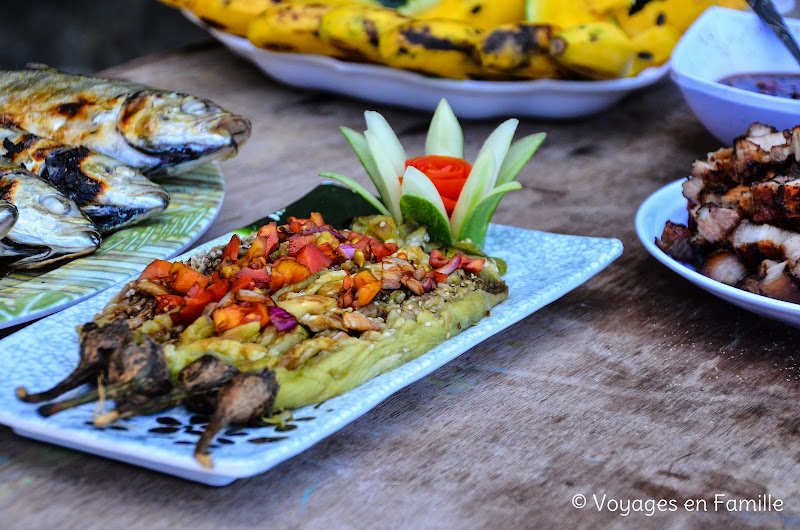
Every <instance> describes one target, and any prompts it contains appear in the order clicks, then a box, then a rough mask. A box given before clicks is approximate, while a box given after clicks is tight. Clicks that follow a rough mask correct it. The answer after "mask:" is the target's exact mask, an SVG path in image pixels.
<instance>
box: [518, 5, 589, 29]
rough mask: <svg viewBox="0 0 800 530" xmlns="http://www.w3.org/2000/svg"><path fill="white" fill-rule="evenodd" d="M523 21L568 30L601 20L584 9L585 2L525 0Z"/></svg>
mask: <svg viewBox="0 0 800 530" xmlns="http://www.w3.org/2000/svg"><path fill="white" fill-rule="evenodd" d="M525 20H527V21H528V22H531V23H534V24H548V25H550V26H555V27H557V28H570V27H573V26H578V25H580V24H586V23H588V22H598V21H599V20H601V19H600V18H599V17H598V16H597V15H596V14H595V13H594V12H593V11H590V10H589V9H587V8H586V0H527V1H526V3H525Z"/></svg>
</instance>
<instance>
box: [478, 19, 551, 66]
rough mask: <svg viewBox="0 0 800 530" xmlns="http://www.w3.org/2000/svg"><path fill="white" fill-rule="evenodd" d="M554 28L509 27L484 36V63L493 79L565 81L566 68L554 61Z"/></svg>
mask: <svg viewBox="0 0 800 530" xmlns="http://www.w3.org/2000/svg"><path fill="white" fill-rule="evenodd" d="M552 34H553V27H552V26H549V25H546V24H527V23H522V24H508V25H505V26H499V27H497V28H495V29H493V30H491V31H487V32H486V33H484V34H483V35H481V37H480V40H479V41H478V54H479V57H480V63H481V66H482V67H483V71H484V73H485V74H486V77H488V78H493V79H503V78H505V79H509V78H510V79H542V78H553V77H561V74H562V73H563V72H562V68H561V67H560V66H559V65H558V63H557V62H556V61H555V60H553V58H552V57H550V54H549V49H550V38H551V36H552Z"/></svg>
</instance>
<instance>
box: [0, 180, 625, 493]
mask: <svg viewBox="0 0 800 530" xmlns="http://www.w3.org/2000/svg"><path fill="white" fill-rule="evenodd" d="M370 209H371V206H369V205H368V203H366V202H365V201H364V200H363V199H361V198H360V197H359V196H358V195H357V194H355V193H353V192H351V191H350V190H348V189H344V188H341V187H338V186H333V185H321V186H319V187H317V188H315V189H314V190H313V191H312V192H311V193H309V195H307V196H306V197H303V198H302V199H300V200H299V201H298V202H297V203H295V204H293V205H291V206H289V207H287V208H286V209H285V210H282V211H281V212H277V213H276V214H272V215H270V216H267V217H266V218H264V219H263V220H262V221H261V222H260V223H263V222H268V221H270V220H278V221H279V222H280V221H282V220H284V219H285V218H286V217H287V216H289V215H294V216H297V217H307V216H308V214H309V213H310V211H320V212H321V213H322V214H323V216H324V217H325V219H326V221H328V222H330V223H331V224H333V225H334V226H337V225H339V226H341V223H343V222H344V220H345V216H346V215H350V216H352V215H359V214H366V213H370ZM345 212H346V213H345ZM257 225H259V223H254V225H253V226H257ZM237 232H239V231H237ZM229 239H230V235H226V236H222V237H220V238H218V239H215V240H213V241H210V242H208V243H207V244H205V245H202V246H200V247H198V248H197V249H195V250H192V251H190V252H188V253H186V254H184V255H183V257H182V258H181V259H185V257H188V256H191V255H193V254H195V253H196V252H198V251H206V250H209V249H210V248H212V247H214V246H218V245H224V244H225V243H227V241H228V240H229ZM484 250H485V251H486V252H487V253H488V254H490V255H493V256H497V257H499V258H502V259H503V260H505V261H506V263H507V265H508V271H507V273H506V275H505V277H504V279H505V280H506V282H507V283H508V286H509V298H508V299H507V300H506V301H504V302H503V303H501V304H500V305H498V306H496V307H495V308H494V309H492V311H491V314H490V316H488V317H486V318H484V319H483V320H481V321H480V322H479V323H478V324H477V325H475V326H472V327H470V328H469V329H467V330H465V331H464V332H462V333H461V334H459V335H457V336H455V337H453V338H451V339H449V340H448V341H446V342H444V343H443V344H441V345H439V346H438V347H436V348H434V349H432V350H430V351H429V352H428V353H426V354H424V355H422V356H421V357H419V358H418V359H416V360H414V361H411V362H409V363H407V364H405V365H403V366H401V367H399V368H397V369H395V370H392V371H390V372H388V373H386V374H383V375H380V376H378V377H376V378H374V379H372V380H370V381H368V382H366V383H364V384H363V385H361V386H359V387H358V388H356V389H354V390H352V391H350V392H347V393H345V394H342V395H340V396H338V397H336V398H333V399H330V400H328V401H326V402H324V403H322V404H319V405H314V406H308V407H304V408H302V409H298V410H295V411H293V417H292V418H291V419H290V420H289V421H288V422H287V423H286V424H285V425H283V426H277V427H244V428H229V429H228V430H226V431H224V432H223V433H221V434H220V435H219V436H218V438H217V439H216V441H215V443H214V444H213V445H212V456H213V457H214V467H213V468H205V467H202V466H201V465H199V464H198V463H197V462H196V461H195V460H194V457H193V449H194V448H193V445H194V444H195V443H196V442H197V440H198V436H199V434H200V433H201V432H202V428H203V426H204V423H205V422H207V421H208V418H206V417H202V416H197V415H193V414H191V413H189V412H187V411H186V410H185V409H183V408H176V409H172V410H169V411H165V412H163V413H161V414H160V415H154V416H147V417H141V418H134V419H131V420H127V421H122V422H118V423H117V424H115V425H112V426H111V427H109V428H106V429H102V430H101V429H97V428H95V427H93V425H92V413H93V411H94V409H95V404H87V405H83V406H81V407H78V408H75V409H71V410H67V411H64V412H61V413H59V414H56V415H55V416H52V417H50V418H47V419H45V418H42V417H41V416H39V415H38V414H37V412H36V406H35V405H30V404H27V403H23V402H21V401H19V400H17V399H16V397H15V395H14V388H15V387H17V386H19V385H24V386H26V387H27V388H29V389H44V388H49V387H50V386H52V385H53V384H54V383H56V382H57V381H59V380H61V379H63V378H64V377H65V376H66V375H67V374H68V373H69V372H70V371H72V369H73V368H74V367H75V364H76V363H77V360H78V340H77V333H76V332H75V326H77V325H80V324H82V323H84V322H86V321H87V320H89V319H91V318H92V316H93V315H94V314H95V313H96V312H97V311H98V310H100V309H101V308H102V307H103V306H104V305H105V304H106V303H107V302H108V300H109V299H110V298H111V297H112V296H113V295H114V294H115V293H116V292H117V290H118V289H120V288H121V285H117V286H115V287H114V288H112V289H109V290H107V291H105V292H104V293H101V294H100V295H98V296H96V297H94V298H91V299H89V300H87V301H85V302H82V303H81V304H79V305H75V306H73V307H70V308H69V309H66V310H65V311H62V312H61V313H59V314H58V315H53V316H50V317H48V318H46V319H43V320H41V321H39V322H36V323H34V324H32V325H30V326H28V327H27V328H25V329H23V330H22V331H19V332H17V333H15V334H13V335H11V336H9V337H6V338H5V339H3V340H2V341H0V423H2V424H5V425H8V426H10V427H12V428H13V429H14V431H15V432H16V433H17V434H20V435H23V436H28V437H30V438H35V439H38V440H43V441H48V442H52V443H55V444H59V445H63V446H65V447H70V448H73V449H77V450H80V451H85V452H89V453H94V454H97V455H101V456H105V457H108V458H113V459H116V460H121V461H123V462H128V463H131V464H134V465H138V466H142V467H145V468H149V469H154V470H156V471H160V472H163V473H168V474H172V475H176V476H179V477H183V478H186V479H189V480H194V481H198V482H202V483H205V484H210V485H215V486H222V485H226V484H229V483H231V482H233V481H234V480H236V479H237V478H241V477H248V476H252V475H255V474H258V473H262V472H264V471H266V470H267V469H269V468H271V467H273V466H275V465H277V464H279V463H280V462H283V461H284V460H286V459H288V458H291V457H292V456H294V455H296V454H298V453H300V452H302V451H304V450H305V449H307V448H309V447H311V446H312V445H314V444H315V443H316V442H318V441H319V440H321V439H322V438H324V437H326V436H328V435H330V434H331V433H333V432H335V431H337V430H339V429H341V428H342V427H344V426H345V425H347V424H348V423H350V422H351V421H353V420H355V419H356V418H358V417H359V416H361V415H363V414H365V413H367V412H368V411H369V410H370V409H372V408H373V407H375V406H376V405H377V404H378V403H380V402H381V401H383V400H384V399H386V398H387V397H389V396H390V395H392V394H393V393H395V392H397V391H398V390H400V389H401V388H403V387H405V386H407V385H409V384H411V383H413V382H414V381H417V380H418V379H421V378H423V377H425V376H426V375H428V374H430V373H431V372H433V371H434V370H436V369H437V368H439V367H440V366H442V365H444V364H445V363H447V362H449V361H451V360H452V359H454V358H456V357H457V356H459V355H460V354H462V353H464V352H465V351H467V350H469V349H470V348H472V347H473V346H475V345H476V344H478V343H480V342H482V341H483V340H485V339H487V338H489V337H491V336H492V335H494V334H496V333H498V332H500V331H502V330H503V329H505V328H507V327H508V326H511V325H512V324H514V323H516V322H518V321H519V320H521V319H523V318H525V317H526V316H528V315H530V314H531V313H533V312H534V311H536V310H537V309H539V308H541V307H543V306H545V305H547V304H549V303H550V302H552V301H554V300H556V299H558V298H560V297H561V296H563V295H564V294H566V293H568V292H569V291H571V290H572V289H574V288H576V287H577V286H579V285H581V284H582V283H584V282H585V281H586V280H588V279H589V278H591V277H592V276H594V275H595V274H596V273H598V272H599V271H601V270H602V269H603V268H605V267H606V266H607V265H608V264H609V263H611V262H612V261H613V260H614V259H616V258H617V257H618V256H619V255H620V254H621V253H622V243H620V242H619V241H618V240H616V239H600V238H589V237H579V236H568V235H560V234H549V233H545V232H537V231H533V230H524V229H521V228H513V227H509V226H499V225H491V226H490V227H489V233H488V237H487V243H486V246H485V249H484ZM43 335H47V340H46V341H42V340H41V337H42V336H43ZM74 393H75V392H72V393H70V394H68V396H69V395H72V394H74Z"/></svg>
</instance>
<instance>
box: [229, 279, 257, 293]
mask: <svg viewBox="0 0 800 530" xmlns="http://www.w3.org/2000/svg"><path fill="white" fill-rule="evenodd" d="M255 286H256V282H255V280H253V278H251V277H249V276H239V277H237V278H236V280H235V281H234V282H233V283H232V284H231V288H230V291H231V292H232V293H235V292H236V291H238V290H239V289H252V288H253V287H255Z"/></svg>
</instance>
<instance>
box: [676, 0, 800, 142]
mask: <svg viewBox="0 0 800 530" xmlns="http://www.w3.org/2000/svg"><path fill="white" fill-rule="evenodd" d="M786 23H787V25H788V26H789V29H790V30H791V31H792V33H793V34H794V35H795V36H797V35H800V20H795V19H786ZM798 40H800V39H798ZM671 63H672V72H671V74H672V79H673V80H674V81H675V83H676V84H677V85H678V86H679V87H680V89H681V92H682V93H683V97H684V98H685V99H686V102H687V103H688V104H689V107H691V109H692V111H693V112H694V113H695V115H696V116H697V117H698V118H699V119H700V121H701V122H703V125H705V126H706V128H707V129H708V130H709V131H710V132H711V133H712V134H713V135H714V136H716V137H717V138H718V139H720V140H721V141H722V142H724V143H725V144H726V145H730V144H731V143H732V142H733V139H734V138H736V137H737V136H741V135H742V134H744V132H745V131H746V130H747V127H748V125H750V124H751V123H753V122H756V121H758V122H761V123H766V124H768V125H772V126H773V127H777V128H778V129H789V128H792V127H794V126H795V125H800V100H791V99H784V98H778V97H775V96H767V95H764V94H757V93H755V92H747V91H745V90H741V89H738V88H733V87H729V86H726V85H723V84H721V83H719V82H718V81H719V80H720V79H722V78H723V77H727V76H729V75H733V74H756V73H768V72H771V73H800V66H798V64H797V62H795V60H794V59H793V58H792V56H791V55H790V54H789V51H788V50H787V49H786V48H785V47H784V46H783V44H782V43H781V42H780V41H779V40H778V38H777V37H776V36H775V35H774V34H773V33H772V31H771V30H770V29H769V28H768V27H767V26H766V24H764V23H763V22H762V21H761V20H760V19H759V18H758V16H756V14H755V13H749V12H742V11H735V10H731V9H725V8H722V7H712V8H709V9H708V10H706V12H705V13H703V14H702V15H701V16H700V17H699V18H698V19H697V20H696V21H695V22H694V24H692V26H691V27H690V28H689V29H688V30H687V31H686V33H685V34H684V35H683V37H682V38H681V40H680V42H678V45H677V46H676V47H675V50H673V52H672V60H671Z"/></svg>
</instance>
